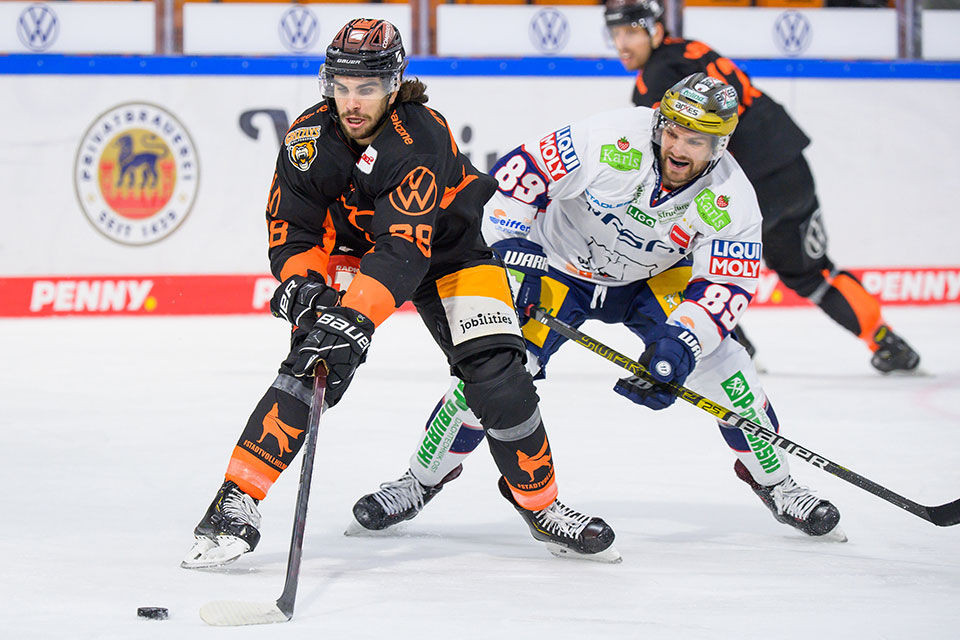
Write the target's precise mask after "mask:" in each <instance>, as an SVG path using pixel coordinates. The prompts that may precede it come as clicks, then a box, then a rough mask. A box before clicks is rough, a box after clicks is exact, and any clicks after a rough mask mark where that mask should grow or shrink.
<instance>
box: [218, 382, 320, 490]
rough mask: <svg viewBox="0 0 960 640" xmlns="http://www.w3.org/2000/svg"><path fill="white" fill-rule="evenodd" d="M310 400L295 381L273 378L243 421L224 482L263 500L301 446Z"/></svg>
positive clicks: (306, 390)
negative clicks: (241, 430)
mask: <svg viewBox="0 0 960 640" xmlns="http://www.w3.org/2000/svg"><path fill="white" fill-rule="evenodd" d="M310 398H311V396H310V390H309V389H308V388H307V387H306V386H305V385H304V384H303V383H302V382H301V381H300V380H299V379H297V378H294V377H292V376H287V375H284V374H280V375H279V376H277V379H276V380H275V381H274V382H273V384H272V385H271V386H270V388H269V389H267V391H266V393H264V394H263V397H262V398H261V399H260V402H259V403H258V404H257V408H256V409H254V410H253V413H252V414H250V418H249V419H248V420H247V426H246V427H245V428H244V430H243V433H242V434H241V435H240V439H239V440H238V441H237V446H236V447H235V448H234V450H233V454H232V455H231V456H230V463H229V464H228V466H227V473H226V479H227V480H231V481H233V482H234V483H236V485H237V486H238V487H239V488H240V490H241V491H243V492H244V493H246V494H248V495H250V496H252V497H253V498H256V499H257V500H263V499H264V498H265V497H266V495H267V491H269V490H270V487H271V486H273V483H274V482H275V481H276V480H277V478H278V477H280V473H281V472H282V471H283V470H284V469H286V468H287V467H288V466H289V465H290V463H291V462H292V461H293V459H294V458H295V457H296V455H297V453H299V452H300V448H301V447H302V446H303V433H304V430H305V429H306V425H307V416H308V414H309V412H310V401H311V400H310Z"/></svg>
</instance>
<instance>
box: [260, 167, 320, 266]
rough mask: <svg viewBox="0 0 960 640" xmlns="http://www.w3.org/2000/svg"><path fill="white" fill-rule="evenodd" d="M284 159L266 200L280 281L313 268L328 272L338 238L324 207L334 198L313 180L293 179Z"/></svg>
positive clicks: (270, 253) (270, 247)
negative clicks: (315, 185)
mask: <svg viewBox="0 0 960 640" xmlns="http://www.w3.org/2000/svg"><path fill="white" fill-rule="evenodd" d="M283 162H284V159H283V157H282V155H281V158H280V160H279V161H278V168H277V171H276V172H275V173H274V176H273V182H272V184H271V185H270V194H269V197H268V199H267V211H266V217H267V232H268V238H269V242H268V250H267V253H268V256H269V258H270V271H271V272H272V273H273V275H274V277H276V278H277V279H278V280H281V281H283V280H285V279H286V278H288V277H290V276H291V275H294V274H300V275H306V273H307V271H311V270H312V271H317V272H319V273H326V268H327V261H328V258H329V256H330V252H331V251H332V249H333V245H334V242H335V238H336V233H335V231H334V228H333V224H332V222H331V221H330V217H329V215H328V212H327V207H326V206H325V204H326V203H327V202H328V201H331V200H332V199H331V198H327V197H325V196H323V195H322V194H321V193H320V192H318V191H317V190H316V189H315V188H314V186H313V185H312V183H311V182H310V181H303V180H297V179H293V180H291V179H290V176H289V175H287V174H286V173H285V172H284V171H283V167H282V164H281V163H283ZM293 177H294V178H298V176H293Z"/></svg>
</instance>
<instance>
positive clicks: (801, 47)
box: [773, 11, 813, 56]
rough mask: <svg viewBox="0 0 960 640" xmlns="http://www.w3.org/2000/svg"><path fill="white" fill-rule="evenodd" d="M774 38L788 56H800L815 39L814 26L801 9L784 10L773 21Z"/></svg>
mask: <svg viewBox="0 0 960 640" xmlns="http://www.w3.org/2000/svg"><path fill="white" fill-rule="evenodd" d="M773 39H774V41H775V42H776V43H777V46H778V47H780V50H781V51H783V52H784V53H785V54H787V55H788V56H799V55H800V54H801V53H803V52H804V51H806V50H807V47H809V46H810V42H811V41H812V40H813V27H812V26H810V21H809V20H807V18H806V16H804V15H803V14H802V13H800V12H799V11H784V12H783V13H781V14H780V15H779V16H778V17H777V20H776V22H774V23H773Z"/></svg>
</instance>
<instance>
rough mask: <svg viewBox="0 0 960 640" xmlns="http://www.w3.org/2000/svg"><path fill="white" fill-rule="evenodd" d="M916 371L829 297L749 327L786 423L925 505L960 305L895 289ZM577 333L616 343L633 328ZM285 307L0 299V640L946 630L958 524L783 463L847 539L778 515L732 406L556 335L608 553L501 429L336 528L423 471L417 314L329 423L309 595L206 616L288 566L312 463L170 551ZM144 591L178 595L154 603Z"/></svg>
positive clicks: (567, 485)
mask: <svg viewBox="0 0 960 640" xmlns="http://www.w3.org/2000/svg"><path fill="white" fill-rule="evenodd" d="M887 316H888V319H889V320H890V321H891V322H892V324H893V325H894V327H895V328H896V329H897V330H899V331H900V332H901V333H902V334H903V335H904V336H905V337H906V338H907V339H908V340H909V341H910V342H911V343H913V344H914V346H915V347H916V348H917V349H918V350H919V351H920V353H921V354H922V357H923V361H922V363H921V364H922V367H923V368H924V369H925V370H926V371H928V372H929V373H930V374H931V375H930V376H928V377H912V378H903V377H898V378H894V377H883V376H881V375H879V374H877V373H874V372H873V370H872V369H871V368H870V366H869V364H868V353H867V351H866V349H865V348H864V347H863V346H862V345H861V344H860V343H859V342H858V341H857V340H855V339H854V338H852V337H851V336H849V335H848V334H847V333H846V332H844V331H842V330H841V329H839V328H837V327H835V326H833V325H832V323H831V322H830V321H829V320H828V319H827V318H826V317H825V316H823V315H822V314H821V313H819V312H818V311H816V310H812V309H805V310H761V309H758V310H754V311H751V312H750V313H749V314H747V317H746V322H745V326H746V327H747V328H748V330H749V332H750V336H751V338H752V339H753V340H754V342H755V343H756V344H757V345H758V347H759V349H760V353H759V358H760V360H761V362H762V363H763V364H764V365H765V366H766V367H767V368H768V369H769V373H768V374H767V375H766V376H765V377H764V380H765V384H766V388H767V391H768V392H769V394H770V396H771V398H772V400H773V402H774V404H775V406H776V408H777V411H778V414H779V416H780V419H781V422H782V424H783V427H784V434H785V435H787V436H788V437H790V438H792V439H794V440H796V441H797V442H798V443H800V444H802V445H805V446H807V447H808V448H810V449H813V450H814V451H816V452H818V453H820V454H822V455H825V456H826V457H828V458H830V459H832V460H833V461H835V462H838V463H840V464H842V465H844V466H847V467H849V468H850V469H852V470H854V471H856V472H858V473H860V474H862V475H865V476H866V477H868V478H870V479H871V480H874V481H876V482H879V483H880V484H882V485H884V486H886V487H889V488H890V489H892V490H894V491H897V492H899V493H901V494H902V495H904V496H907V497H908V498H911V499H913V500H916V501H918V502H922V503H924V504H940V503H943V502H947V501H949V500H954V499H956V498H958V497H960V446H958V445H960V408H958V407H960V358H958V356H960V344H958V342H957V340H956V331H957V327H958V326H960V307H957V306H952V307H941V308H919V307H918V308H894V309H889V310H887ZM584 330H585V331H587V332H588V333H591V334H593V335H594V336H595V337H597V338H600V339H602V340H604V341H606V342H607V343H608V344H610V346H613V347H615V348H617V349H619V350H621V351H624V352H626V353H639V351H640V345H639V344H638V343H637V342H636V341H635V340H634V339H633V338H632V337H631V336H630V335H629V334H628V333H626V332H625V331H624V330H622V329H620V328H610V327H605V326H602V325H595V324H588V325H585V327H584ZM285 342H286V330H285V327H284V325H283V323H282V322H281V321H279V320H276V319H274V318H271V317H267V316H265V317H252V316H249V317H214V318H135V319H132V318H106V319H90V318H61V319H47V320H5V321H0V358H2V359H3V364H4V366H3V368H2V372H0V424H2V434H3V440H2V441H3V449H2V451H3V463H2V465H0V483H2V487H3V498H2V501H0V507H2V511H0V513H2V520H0V522H2V534H0V558H2V563H0V576H2V578H0V625H2V628H3V629H4V631H3V632H2V633H0V635H2V636H3V637H4V638H17V639H21V638H58V639H60V638H69V639H86V638H96V639H100V638H122V639H130V638H138V639H139V638H148V639H149V638H177V640H190V639H193V638H228V637H229V638H268V637H269V638H287V637H289V638H338V639H345V638H350V639H353V638H401V639H404V638H418V639H420V638H425V637H436V638H498V637H499V638H550V639H561V638H737V639H738V640H739V639H743V638H804V639H807V638H810V637H815V638H822V637H841V636H847V637H855V638H955V637H957V635H958V633H957V631H956V629H955V628H954V625H955V624H957V623H958V621H960V613H958V609H957V608H956V607H957V605H956V603H957V600H958V597H960V559H958V556H957V553H956V552H957V550H958V549H960V526H958V527H955V528H946V529H941V528H937V527H935V526H933V525H931V524H930V523H928V522H925V521H923V520H921V519H919V518H917V517H915V516H912V515H910V514H908V513H906V512H904V511H901V510H900V509H898V508H896V507H894V506H893V505H890V504H888V503H886V502H884V501H882V500H880V499H878V498H876V497H874V496H872V495H870V494H868V493H866V492H864V491H862V490H860V489H857V488H856V487H854V486H852V485H849V484H847V483H845V482H843V481H842V480H839V479H837V478H834V477H833V476H830V475H828V474H826V473H824V472H823V471H820V470H818V469H815V468H813V467H810V466H808V465H806V464H805V463H803V462H802V461H799V460H796V459H793V460H792V469H793V472H794V476H795V477H796V478H797V479H798V481H800V482H801V483H804V484H809V485H811V486H813V487H815V488H816V489H818V490H819V491H820V492H821V493H822V494H824V495H825V496H827V497H829V498H831V499H832V500H833V501H834V502H835V503H836V504H837V505H838V507H839V508H840V510H841V512H842V514H843V520H842V525H843V527H844V529H845V531H846V533H847V534H848V535H849V537H850V542H848V543H846V544H836V543H833V544H830V543H823V542H818V541H815V540H811V539H807V538H805V537H803V536H802V535H800V534H799V533H796V532H795V531H793V530H791V529H789V528H787V527H785V526H783V525H780V524H778V523H777V522H775V521H774V519H773V518H772V517H771V516H770V514H769V512H767V510H766V509H765V508H764V507H763V506H762V505H761V503H760V501H759V500H758V499H757V498H756V497H755V496H754V495H753V494H752V493H751V492H750V491H749V489H748V488H747V487H746V486H745V485H744V484H743V483H741V482H740V481H739V480H737V478H736V477H735V476H734V473H733V469H732V467H733V461H734V459H733V456H732V455H731V454H730V453H729V451H728V450H727V448H726V446H725V444H724V443H723V440H722V439H721V437H720V435H719V434H718V433H717V428H716V427H715V426H714V425H713V424H712V423H711V420H710V419H709V418H708V417H707V416H706V415H705V414H703V413H701V412H699V411H697V410H696V409H694V408H692V407H689V406H677V407H674V408H672V409H671V410H668V411H665V412H660V413H654V412H651V411H648V410H645V409H642V408H640V407H636V406H634V405H632V404H630V403H629V402H628V401H626V400H625V399H623V398H621V397H619V396H617V395H616V394H614V393H612V392H611V391H610V389H611V387H612V385H613V382H614V380H615V379H616V377H618V375H619V373H620V372H619V370H618V369H617V368H616V367H614V366H613V365H611V364H610V363H608V362H605V361H603V360H601V359H600V358H598V357H597V356H595V355H593V354H591V353H589V352H587V351H586V350H584V349H581V348H579V347H577V346H575V345H567V346H566V347H564V349H563V350H562V351H561V352H560V353H559V354H558V355H557V356H556V358H555V359H554V361H553V362H551V366H550V377H549V379H548V380H546V381H545V382H543V383H541V384H540V387H539V389H540V393H541V396H542V399H543V405H542V406H543V414H544V417H545V419H546V421H547V428H548V431H549V433H550V437H551V441H552V445H553V451H554V455H555V462H556V464H557V473H558V481H559V484H560V494H561V498H562V499H563V500H564V501H565V502H566V503H568V504H570V505H571V506H574V507H576V508H578V509H580V510H582V511H585V512H589V513H591V514H597V515H602V516H603V517H604V518H605V519H606V520H607V521H608V522H610V524H611V525H612V526H613V527H614V528H615V530H616V532H617V546H618V548H619V550H620V552H621V553H622V554H623V558H624V561H623V563H622V564H619V565H602V564H597V563H588V562H577V561H569V560H561V559H557V558H554V557H552V556H551V555H550V554H549V553H547V551H546V550H545V549H544V548H543V546H542V545H540V544H538V543H536V542H534V541H533V540H532V539H531V538H530V535H529V533H528V532H527V530H526V526H525V525H524V523H523V522H522V521H521V519H520V518H518V517H517V515H516V513H515V512H514V511H513V508H512V507H511V506H510V505H509V504H507V502H505V501H504V500H503V499H502V498H501V497H500V496H499V495H498V492H497V489H496V479H497V474H496V470H495V467H494V466H493V464H492V462H491V460H490V458H489V455H488V453H487V451H486V448H485V446H483V447H481V449H479V450H478V451H477V453H476V454H475V455H474V456H473V459H471V460H470V461H469V463H468V465H467V468H466V471H465V472H464V474H463V475H462V476H461V477H460V478H459V479H458V480H456V481H455V482H453V483H451V484H450V485H448V487H446V488H445V489H444V491H443V493H442V494H441V495H439V496H438V497H437V498H436V499H435V500H434V501H433V502H432V503H431V504H430V505H429V507H427V509H426V510H425V511H424V512H423V513H422V514H421V515H420V516H419V517H417V518H416V519H415V520H413V521H411V522H410V523H407V524H406V525H405V526H404V528H403V529H402V531H400V532H399V533H398V534H397V535H395V536H392V537H376V538H357V537H349V538H348V537H345V536H344V535H343V531H344V529H345V528H346V525H347V523H348V522H349V518H350V507H351V506H352V504H353V502H354V501H355V500H356V499H357V498H358V497H359V496H360V495H362V494H364V493H367V492H369V491H371V490H374V489H376V487H377V485H378V484H379V483H380V482H383V481H386V480H393V479H396V478H397V477H399V476H400V475H401V474H402V473H403V471H404V470H405V469H406V466H407V459H408V457H409V455H410V453H412V450H413V447H414V444H415V442H416V440H417V438H418V436H419V431H420V429H421V428H422V424H423V421H424V420H425V418H426V413H427V411H428V410H429V409H430V408H431V407H432V406H433V404H434V402H435V401H436V399H437V397H438V395H439V394H440V393H442V392H443V390H444V389H445V388H446V384H447V379H446V367H445V365H444V362H443V360H442V357H441V356H440V354H439V351H438V350H437V349H436V348H434V347H433V345H432V344H431V343H430V342H429V338H428V336H427V332H426V331H425V329H424V328H423V327H422V325H421V324H420V321H419V319H418V318H416V317H415V316H412V315H406V316H397V317H394V318H392V319H391V320H390V321H389V322H388V323H387V324H386V325H385V326H384V327H382V328H381V329H380V330H378V332H377V335H376V336H375V337H374V342H373V347H372V351H371V354H370V358H369V361H368V362H367V364H365V365H364V366H363V367H362V368H361V370H360V372H359V373H358V376H357V379H356V381H355V382H354V385H353V388H351V389H350V391H349V393H348V394H347V396H346V398H345V400H344V401H343V403H342V404H341V405H340V406H338V407H336V408H335V409H333V410H331V411H330V412H328V413H327V414H326V415H325V416H324V419H323V422H322V424H321V431H320V438H319V441H318V466H317V469H316V473H315V476H314V483H313V496H312V498H313V499H312V501H311V508H310V513H309V518H308V522H307V534H306V542H305V547H304V560H303V570H302V575H301V581H300V592H299V598H298V601H297V608H296V614H295V615H294V618H293V621H292V622H290V623H286V624H284V625H283V626H282V627H277V626H269V627H256V628H243V629H214V628H211V627H207V626H206V625H205V624H204V623H203V622H202V621H201V620H200V618H199V616H198V609H199V608H200V606H201V605H202V604H204V603H205V602H208V601H211V600H249V601H255V602H258V601H264V602H271V601H273V600H275V599H276V598H277V597H278V596H279V595H280V591H281V590H282V587H283V576H284V569H285V565H286V558H287V546H288V544H289V538H290V528H291V519H292V515H293V509H294V499H295V493H296V488H297V478H298V475H299V468H300V462H299V459H298V460H297V461H296V462H295V464H294V465H293V467H294V468H293V469H291V470H290V471H288V472H287V473H285V474H284V475H283V476H281V478H280V480H279V482H278V483H277V485H276V486H275V487H274V489H273V491H272V492H271V495H270V496H269V498H268V499H267V500H266V501H265V502H264V503H263V504H262V507H261V511H262V513H263V527H262V533H263V540H262V542H261V544H260V547H259V548H258V549H257V551H256V552H255V553H253V554H251V555H248V556H246V557H244V558H241V559H240V560H239V561H237V562H236V563H234V564H233V565H231V566H230V567H229V568H225V569H222V570H219V571H206V572H204V571H186V570H183V569H181V568H180V567H179V563H180V560H181V558H182V557H183V555H184V554H185V553H186V551H187V550H188V549H189V548H190V544H191V531H192V528H193V527H194V525H195V524H196V522H197V520H198V519H199V518H200V516H201V515H202V514H203V512H204V510H205V508H206V507H207V504H208V503H209V501H210V499H211V498H212V497H213V494H214V492H215V491H216V489H217V487H218V486H219V484H220V481H221V477H222V473H223V471H224V468H225V466H226V463H227V459H228V456H229V454H230V451H231V449H232V447H233V445H234V442H235V441H236V438H237V436H238V435H239V433H240V430H241V429H242V427H243V425H244V423H245V421H246V419H247V415H248V413H249V411H250V410H251V409H252V408H253V406H254V403H255V402H256V401H257V400H258V399H259V397H260V394H261V392H262V391H263V389H264V387H265V386H266V385H267V384H269V383H270V382H271V381H272V379H273V377H274V372H275V370H276V366H277V363H278V362H279V360H280V358H281V356H282V355H283V353H284V351H285ZM138 606H162V607H167V608H169V610H170V618H169V619H168V620H166V621H148V620H142V619H138V618H137V617H136V610H137V607H138Z"/></svg>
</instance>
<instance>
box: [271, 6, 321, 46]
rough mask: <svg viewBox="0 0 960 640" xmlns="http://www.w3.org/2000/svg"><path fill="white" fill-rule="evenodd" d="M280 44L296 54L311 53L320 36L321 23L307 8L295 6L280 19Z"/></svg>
mask: <svg viewBox="0 0 960 640" xmlns="http://www.w3.org/2000/svg"><path fill="white" fill-rule="evenodd" d="M279 31H280V42H282V43H283V46H285V47H286V48H287V49H289V50H290V51H293V52H294V53H303V52H305V51H309V50H310V48H311V47H312V46H313V45H314V43H316V41H317V38H318V37H319V36H320V21H319V20H317V16H315V15H314V14H313V11H311V10H310V9H308V8H307V7H302V6H294V7H291V8H289V9H287V10H286V11H284V12H283V16H281V17H280V25H279Z"/></svg>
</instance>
